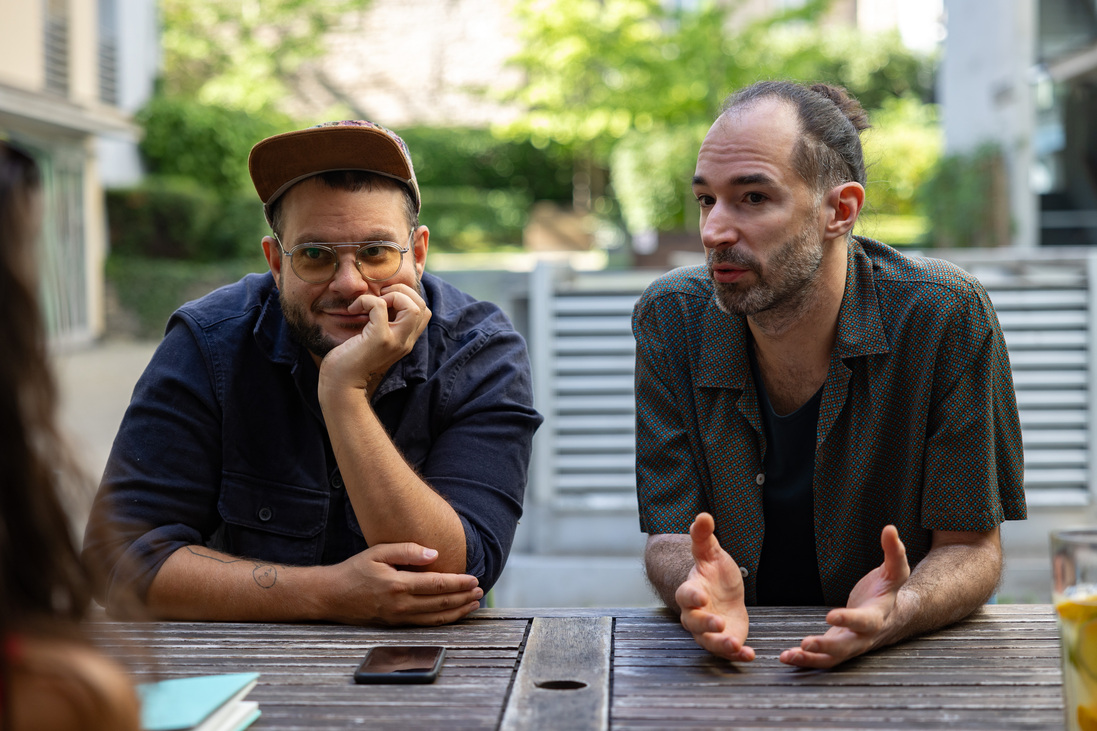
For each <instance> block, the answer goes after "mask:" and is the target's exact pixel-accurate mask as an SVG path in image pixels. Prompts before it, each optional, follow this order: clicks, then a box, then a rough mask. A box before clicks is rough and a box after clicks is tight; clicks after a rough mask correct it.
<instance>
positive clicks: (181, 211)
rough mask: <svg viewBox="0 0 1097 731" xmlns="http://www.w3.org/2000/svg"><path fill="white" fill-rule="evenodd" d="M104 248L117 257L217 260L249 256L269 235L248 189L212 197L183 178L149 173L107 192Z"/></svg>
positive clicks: (254, 198)
mask: <svg viewBox="0 0 1097 731" xmlns="http://www.w3.org/2000/svg"><path fill="white" fill-rule="evenodd" d="M106 199H107V221H108V224H109V227H110V250H111V252H112V253H113V254H115V255H118V256H138V257H149V258H157V259H182V260H188V261H206V262H209V261H219V260H222V259H235V258H238V257H241V256H251V255H254V254H255V252H257V251H260V250H261V248H260V241H261V240H262V238H263V236H265V235H267V234H268V233H269V229H268V228H267V223H266V220H265V219H264V218H263V206H262V204H261V203H260V202H259V198H258V197H257V196H256V195H255V194H254V193H237V194H235V195H231V196H218V195H215V194H214V193H212V192H210V191H209V190H208V189H206V188H203V187H201V186H200V185H199V184H198V183H197V182H196V181H194V180H188V179H186V178H166V177H156V176H151V177H149V178H146V179H145V181H144V182H142V183H141V184H140V185H138V186H135V187H133V188H122V189H114V190H109V191H107V194H106Z"/></svg>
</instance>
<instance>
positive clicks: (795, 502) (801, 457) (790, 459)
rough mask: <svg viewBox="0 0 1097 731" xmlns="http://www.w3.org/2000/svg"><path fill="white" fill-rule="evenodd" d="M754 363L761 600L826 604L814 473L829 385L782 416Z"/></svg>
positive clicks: (780, 603)
mask: <svg viewBox="0 0 1097 731" xmlns="http://www.w3.org/2000/svg"><path fill="white" fill-rule="evenodd" d="M750 366H751V370H752V371H753V373H754V383H755V384H757V391H758V405H759V409H758V410H759V412H760V413H761V415H762V428H763V429H764V430H765V435H766V454H765V459H764V460H763V462H762V466H763V469H764V470H765V475H766V480H765V483H763V485H762V514H763V519H764V521H765V534H764V537H763V539H762V557H761V560H760V561H759V562H758V604H760V605H762V606H797V605H822V604H825V603H826V602H825V601H824V599H823V585H822V582H821V581H820V579H819V560H818V558H817V557H816V554H815V497H814V492H813V490H812V475H813V473H814V471H815V429H816V426H817V424H818V422H819V404H820V402H821V401H822V394H823V389H822V388H820V389H819V390H818V391H816V392H815V395H814V396H812V397H811V398H810V399H808V401H807V403H805V404H804V405H803V406H801V407H800V408H799V409H797V410H796V411H793V412H792V413H791V414H786V415H784V416H780V415H778V414H777V412H775V411H774V410H773V405H772V404H770V401H769V395H768V394H767V393H766V387H765V385H764V384H763V383H762V375H761V373H760V372H759V369H758V364H757V362H756V361H755V357H754V353H753V351H752V352H751V353H750Z"/></svg>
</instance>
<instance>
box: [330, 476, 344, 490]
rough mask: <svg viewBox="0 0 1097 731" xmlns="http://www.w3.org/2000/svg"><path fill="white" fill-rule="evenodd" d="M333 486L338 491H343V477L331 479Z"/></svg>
mask: <svg viewBox="0 0 1097 731" xmlns="http://www.w3.org/2000/svg"><path fill="white" fill-rule="evenodd" d="M331 486H332V487H334V488H335V489H336V490H339V489H342V487H343V476H342V475H336V476H335V477H333V478H331Z"/></svg>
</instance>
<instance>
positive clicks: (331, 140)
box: [248, 120, 421, 220]
mask: <svg viewBox="0 0 1097 731" xmlns="http://www.w3.org/2000/svg"><path fill="white" fill-rule="evenodd" d="M336 170H362V171H365V172H371V173H378V174H380V175H385V176H388V177H390V178H393V179H394V180H396V181H398V182H400V183H402V184H403V185H405V186H406V187H407V188H408V190H410V191H411V194H412V197H413V198H414V199H415V210H416V211H418V210H419V207H420V205H421V199H420V197H419V184H418V183H417V182H415V169H414V168H413V167H412V164H411V153H410V152H408V146H407V145H406V144H404V141H403V140H402V139H400V137H399V136H398V135H397V134H396V133H395V132H392V131H391V130H387V129H385V128H384V127H382V126H381V125H379V124H374V123H373V122H367V121H365V120H346V121H342V122H325V123H324V124H321V125H317V126H316V127H310V128H308V129H302V130H297V131H296V132H286V133H284V134H280V135H274V136H273V137H268V138H266V139H265V140H262V141H261V142H259V143H258V144H256V145H255V147H253V148H251V155H249V156H248V171H249V172H250V173H251V180H252V182H253V183H254V184H255V191H256V192H257V193H259V198H260V199H261V200H262V201H263V207H264V209H265V210H266V211H267V218H268V220H269V219H270V206H271V204H272V203H274V202H275V201H276V200H278V198H280V197H281V196H282V194H283V193H285V192H286V191H287V190H289V189H290V186H292V185H293V184H294V183H298V182H300V181H302V180H304V179H305V178H308V177H311V176H313V175H318V174H320V173H326V172H333V171H336Z"/></svg>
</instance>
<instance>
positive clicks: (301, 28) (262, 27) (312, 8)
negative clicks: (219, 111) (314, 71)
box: [160, 0, 370, 113]
mask: <svg viewBox="0 0 1097 731" xmlns="http://www.w3.org/2000/svg"><path fill="white" fill-rule="evenodd" d="M369 3H370V0H322V2H316V1H315V0H160V17H161V23H162V26H163V32H162V34H161V45H162V47H163V53H164V70H163V78H164V90H165V92H166V93H168V94H169V95H185V96H190V97H193V98H195V99H197V100H199V101H202V102H206V103H211V104H218V105H221V106H227V107H233V108H238V109H244V110H247V111H249V112H252V113H264V112H268V111H270V110H272V109H275V108H276V107H277V104H278V102H279V101H280V100H282V99H283V98H284V97H285V96H286V89H287V84H288V83H289V82H291V81H292V79H293V77H294V74H295V73H296V72H297V71H298V69H299V68H300V67H301V65H302V64H304V63H306V62H307V61H310V60H312V59H315V58H318V57H319V56H320V55H322V53H323V50H324V43H323V41H324V35H325V33H327V31H328V30H330V29H333V28H335V27H337V26H338V25H339V23H340V22H341V21H342V19H343V18H344V17H345V16H346V15H347V14H348V13H351V12H354V11H360V10H363V9H364V8H365V7H366V6H368V5H369Z"/></svg>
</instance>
